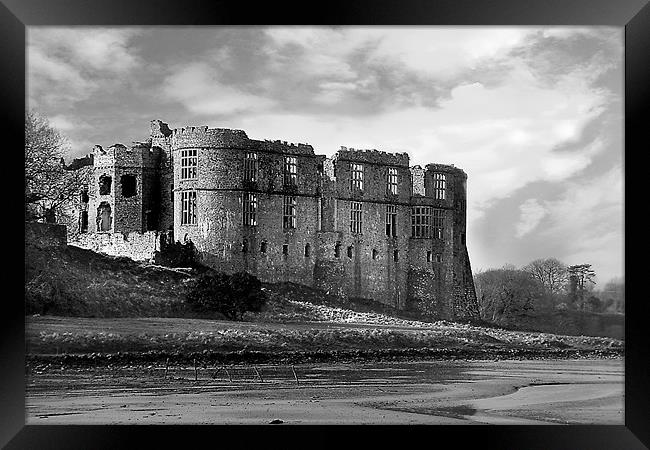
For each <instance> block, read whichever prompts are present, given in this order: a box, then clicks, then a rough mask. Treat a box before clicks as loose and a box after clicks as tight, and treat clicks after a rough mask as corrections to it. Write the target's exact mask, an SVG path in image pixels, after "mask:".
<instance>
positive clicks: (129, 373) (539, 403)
mask: <svg viewBox="0 0 650 450" xmlns="http://www.w3.org/2000/svg"><path fill="white" fill-rule="evenodd" d="M148 369H149V370H148V371H145V370H143V369H142V368H130V369H123V370H120V371H119V372H115V373H107V372H106V369H96V370H93V369H86V370H83V371H77V372H72V371H66V370H62V371H60V372H56V371H54V370H52V371H47V372H44V373H34V374H30V375H28V378H27V381H28V387H27V398H26V415H27V417H26V422H27V424H30V425H32V424H33V425H36V424H268V423H269V422H271V421H272V420H274V419H279V420H281V421H282V423H283V424H285V425H286V424H608V425H609V424H611V425H622V424H624V412H623V409H624V370H623V369H624V363H623V360H622V359H614V360H550V361H549V360H546V361H544V360H539V361H538V360H535V361H530V360H524V361H419V362H394V363H393V362H382V363H350V364H320V365H318V364H304V365H296V366H295V373H296V375H295V376H294V374H293V371H292V370H291V367H290V366H255V367H253V366H239V367H227V369H229V370H228V371H227V372H226V370H225V369H226V368H224V369H219V370H216V369H217V368H210V369H203V368H202V369H200V370H198V371H197V372H195V371H194V368H192V367H179V368H173V369H169V371H168V374H167V377H165V375H164V372H165V371H164V368H160V367H158V368H154V369H156V370H154V369H151V368H148ZM255 369H257V371H256V370H255ZM296 377H297V378H298V381H296V379H295V378H296ZM195 378H196V379H195ZM231 379H232V381H231Z"/></svg>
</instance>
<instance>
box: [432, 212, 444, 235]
mask: <svg viewBox="0 0 650 450" xmlns="http://www.w3.org/2000/svg"><path fill="white" fill-rule="evenodd" d="M444 229H445V210H444V209H434V210H433V238H434V239H442V235H443V231H444Z"/></svg>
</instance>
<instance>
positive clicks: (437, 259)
mask: <svg viewBox="0 0 650 450" xmlns="http://www.w3.org/2000/svg"><path fill="white" fill-rule="evenodd" d="M436 262H437V263H441V262H442V255H441V254H440V253H438V254H437V255H436Z"/></svg>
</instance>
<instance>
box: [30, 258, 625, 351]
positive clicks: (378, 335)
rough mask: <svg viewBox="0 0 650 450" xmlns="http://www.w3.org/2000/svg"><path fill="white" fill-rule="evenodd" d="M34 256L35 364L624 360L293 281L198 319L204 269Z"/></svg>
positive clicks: (595, 346) (580, 339) (575, 343)
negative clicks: (125, 359)
mask: <svg viewBox="0 0 650 450" xmlns="http://www.w3.org/2000/svg"><path fill="white" fill-rule="evenodd" d="M26 251H27V252H28V253H27V255H26V261H25V268H26V277H27V283H26V297H27V306H28V308H27V311H28V313H30V314H28V316H27V317H26V340H27V350H28V354H29V355H30V357H35V358H37V359H42V358H46V359H47V358H51V357H56V355H57V354H58V355H59V356H58V357H59V358H61V357H63V358H69V357H71V356H70V355H77V356H78V357H82V358H86V357H89V356H88V355H94V356H93V358H97V357H99V356H98V355H103V356H101V358H109V359H110V358H112V357H114V356H111V355H115V354H122V355H127V354H128V355H131V356H129V357H134V356H133V355H135V354H138V355H139V356H138V357H151V358H154V359H158V358H162V357H169V355H175V357H180V358H186V357H189V355H195V356H196V355H201V357H206V355H212V356H211V357H212V358H214V357H218V358H235V359H237V358H244V359H245V358H268V357H280V356H281V355H284V356H282V357H285V356H286V355H288V354H297V355H302V356H300V357H312V356H313V355H314V354H316V355H320V357H336V358H340V357H342V355H343V356H345V355H348V356H349V355H357V356H359V355H366V356H369V355H374V356H375V357H376V356H377V355H384V356H385V357H388V356H390V357H393V356H395V355H398V356H399V355H400V354H401V355H408V354H411V356H413V355H419V356H420V357H443V356H445V357H452V356H453V357H465V358H484V357H494V356H496V357H505V356H510V357H577V356H585V355H587V356H588V355H591V356H598V357H601V356H620V355H622V354H623V343H622V342H621V341H620V340H616V339H611V338H597V337H585V336H558V335H553V334H546V333H534V332H520V331H507V330H502V329H498V328H490V327H480V326H473V325H469V324H458V323H451V322H444V321H440V322H433V323H431V322H423V321H418V320H412V319H409V318H406V317H396V316H395V315H391V314H388V313H386V312H391V311H390V310H389V309H388V308H386V307H381V306H378V305H372V304H370V303H365V304H363V303H358V302H357V303H355V302H350V301H343V300H340V299H337V298H335V297H333V296H329V295H327V294H324V293H322V292H320V291H317V290H314V289H310V288H308V287H305V286H300V285H295V284H291V283H283V284H266V285H264V290H265V291H266V292H267V294H268V297H269V300H268V302H267V305H266V307H265V308H264V310H263V311H261V312H259V313H248V314H247V315H246V316H245V321H244V322H231V321H226V320H222V318H220V317H219V316H217V315H215V316H212V317H198V316H197V315H196V314H195V313H193V312H192V311H190V310H188V309H187V308H186V306H185V303H184V292H185V291H184V285H185V283H186V282H187V281H188V280H189V279H191V278H192V277H193V276H194V275H195V274H196V269H170V268H165V267H160V266H154V265H151V264H148V263H140V262H135V261H132V260H130V259H127V258H115V257H109V256H105V255H100V254H96V253H93V252H91V251H88V250H83V249H79V248H76V247H72V246H69V247H68V248H67V249H66V250H64V251H61V250H37V249H26ZM39 308H40V310H39ZM350 308H354V309H350ZM30 309H31V311H30ZM382 311H383V312H382ZM409 352H410V353H409ZM413 352H415V353H413ZM84 355H85V356H84ZM143 355H144V356H143ZM146 355H149V356H146ZM215 355H216V356H215ZM227 355H230V356H227ZM262 355H264V356H262ZM272 355H275V356H272ZM305 355H307V356H305ZM308 355H312V356H308ZM328 355H329V356H328ZM391 355H392V356H391Z"/></svg>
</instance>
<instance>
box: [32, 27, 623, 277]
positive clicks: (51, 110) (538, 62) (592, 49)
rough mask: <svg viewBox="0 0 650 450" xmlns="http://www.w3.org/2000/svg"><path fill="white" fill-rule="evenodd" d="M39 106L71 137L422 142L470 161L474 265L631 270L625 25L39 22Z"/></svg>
mask: <svg viewBox="0 0 650 450" xmlns="http://www.w3.org/2000/svg"><path fill="white" fill-rule="evenodd" d="M27 41H28V55H27V56H28V58H27V77H28V80H27V81H28V92H27V98H28V104H29V106H30V107H31V108H34V109H36V110H38V111H39V112H41V113H42V114H44V115H46V116H47V117H49V119H50V121H51V123H52V124H53V125H54V126H55V127H57V128H58V129H59V130H60V131H61V132H62V133H63V134H65V135H66V136H67V137H68V139H69V142H70V150H69V156H70V158H73V157H79V156H83V155H85V154H87V153H89V152H90V151H91V149H92V146H93V145H95V144H100V145H102V146H108V145H111V144H114V143H117V142H121V143H124V144H129V143H131V142H132V141H134V140H144V139H146V137H147V135H148V127H149V121H150V120H151V119H161V120H163V121H165V122H168V123H169V124H170V126H171V127H172V128H176V127H181V126H187V125H209V126H210V127H225V128H237V129H243V130H245V131H246V132H247V134H248V136H249V137H251V138H254V139H281V140H286V141H290V142H296V143H297V142H304V143H309V144H311V145H313V146H314V148H315V150H316V152H317V153H319V154H325V155H328V156H331V155H332V154H333V153H334V152H336V151H337V150H338V149H339V148H340V146H346V147H354V148H371V149H372V148H374V149H379V150H384V151H390V152H408V153H409V155H410V158H411V164H412V165H415V164H420V165H424V164H427V163H429V162H436V163H444V164H454V165H456V166H457V167H461V168H462V169H463V170H465V172H467V174H468V177H469V179H468V221H469V225H468V236H467V244H468V248H469V252H470V258H471V260H472V265H473V269H474V270H475V271H476V270H480V269H488V268H492V267H501V266H502V265H504V264H506V263H511V264H514V265H516V266H521V265H524V264H526V263H528V262H530V261H531V260H533V259H536V258H546V257H556V258H558V259H560V260H562V261H564V262H565V263H567V264H581V263H589V264H592V266H593V268H594V269H595V270H596V274H597V276H598V281H599V284H602V283H605V282H606V281H608V280H609V279H611V278H614V277H621V276H623V28H612V27H589V28H566V27H551V28H528V27H527V28H524V27H375V26H367V27H336V28H329V27H264V28H262V27H241V26H240V27H170V28H163V27H145V28H131V27H129V28H125V27H120V28H97V27H75V28H53V27H28V32H27Z"/></svg>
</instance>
